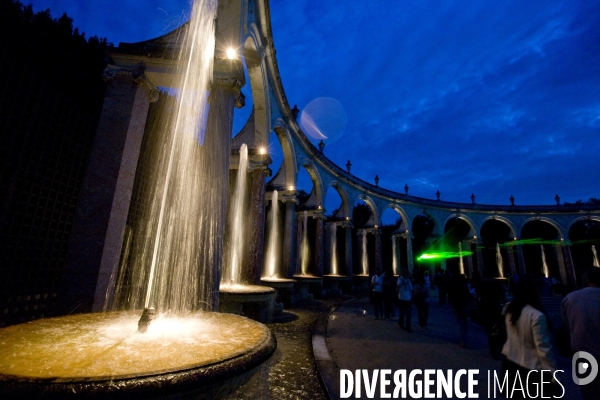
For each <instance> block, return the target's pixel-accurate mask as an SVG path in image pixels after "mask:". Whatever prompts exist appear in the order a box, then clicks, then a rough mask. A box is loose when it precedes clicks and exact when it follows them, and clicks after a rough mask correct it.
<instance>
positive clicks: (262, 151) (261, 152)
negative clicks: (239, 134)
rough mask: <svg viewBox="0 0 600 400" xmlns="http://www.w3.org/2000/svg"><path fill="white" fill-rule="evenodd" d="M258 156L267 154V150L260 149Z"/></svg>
mask: <svg viewBox="0 0 600 400" xmlns="http://www.w3.org/2000/svg"><path fill="white" fill-rule="evenodd" d="M258 154H267V149H265V148H264V147H261V148H260V149H258Z"/></svg>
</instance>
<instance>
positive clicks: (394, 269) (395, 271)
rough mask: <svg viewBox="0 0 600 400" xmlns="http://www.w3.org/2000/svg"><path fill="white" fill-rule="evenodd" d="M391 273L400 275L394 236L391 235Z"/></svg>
mask: <svg viewBox="0 0 600 400" xmlns="http://www.w3.org/2000/svg"><path fill="white" fill-rule="evenodd" d="M392 273H393V274H395V275H400V271H398V254H396V238H395V237H394V236H392Z"/></svg>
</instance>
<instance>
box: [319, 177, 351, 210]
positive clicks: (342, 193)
mask: <svg viewBox="0 0 600 400" xmlns="http://www.w3.org/2000/svg"><path fill="white" fill-rule="evenodd" d="M330 187H332V188H334V189H335V190H336V191H337V193H338V194H339V195H340V197H341V199H342V212H343V215H342V217H344V218H345V219H349V218H350V204H349V202H348V197H349V196H348V193H347V192H346V189H345V188H344V187H343V186H342V185H340V184H339V182H338V181H335V180H334V181H330V182H329V183H328V184H327V186H326V187H325V188H323V194H324V197H323V204H325V201H326V200H327V198H326V197H327V192H328V191H329V188H330Z"/></svg>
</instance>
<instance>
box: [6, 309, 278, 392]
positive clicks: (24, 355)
mask: <svg viewBox="0 0 600 400" xmlns="http://www.w3.org/2000/svg"><path fill="white" fill-rule="evenodd" d="M139 315H140V313H135V314H134V313H131V312H114V313H97V314H78V315H71V316H66V317H59V318H50V319H41V320H37V321H33V322H30V323H26V324H21V325H15V326H10V327H7V328H3V329H0V337H2V341H1V342H0V394H1V395H2V398H4V399H6V398H20V399H21V398H50V399H54V398H56V399H63V398H71V397H76V396H79V397H86V398H87V397H89V398H111V399H115V398H116V399H119V398H161V397H166V396H173V395H176V396H177V397H180V398H188V397H192V398H201V399H203V398H219V397H222V396H224V395H226V394H229V393H232V392H233V391H235V390H236V389H237V388H238V387H239V386H241V385H242V384H243V383H245V382H246V381H247V380H249V379H250V377H251V376H252V375H253V374H254V372H255V370H256V367H258V366H259V365H260V364H262V363H263V362H264V361H266V360H267V359H268V358H269V357H270V356H271V354H273V352H274V351H275V348H276V347H277V344H276V341H275V338H274V336H273V334H272V333H271V331H270V330H269V329H268V328H267V327H266V326H264V325H262V324H259V323H257V322H255V321H252V320H250V319H248V318H243V317H240V316H236V315H232V314H219V313H213V312H198V313H193V314H189V315H187V316H186V317H166V316H159V317H157V318H156V319H155V320H154V321H152V324H150V326H149V328H148V331H147V332H146V333H144V334H140V333H138V332H137V320H138V319H139Z"/></svg>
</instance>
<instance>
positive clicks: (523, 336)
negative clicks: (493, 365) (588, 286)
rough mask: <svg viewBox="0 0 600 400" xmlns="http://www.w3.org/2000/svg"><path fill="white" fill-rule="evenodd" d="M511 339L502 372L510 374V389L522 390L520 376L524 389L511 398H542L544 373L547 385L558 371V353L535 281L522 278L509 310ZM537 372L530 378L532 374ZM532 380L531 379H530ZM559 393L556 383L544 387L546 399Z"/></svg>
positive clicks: (512, 394) (507, 329)
mask: <svg viewBox="0 0 600 400" xmlns="http://www.w3.org/2000/svg"><path fill="white" fill-rule="evenodd" d="M505 312H506V315H505V322H506V335H507V340H506V343H505V344H504V346H503V348H502V354H503V355H504V356H505V357H506V359H505V360H504V361H503V362H502V369H503V371H505V373H507V374H508V388H509V390H512V388H513V386H514V385H513V384H514V383H515V382H516V387H517V388H519V387H520V385H519V382H518V381H516V380H517V376H516V375H517V374H518V375H519V378H520V381H521V382H522V386H523V390H522V391H521V390H516V391H513V392H512V393H509V397H510V398H520V396H523V397H522V398H540V396H541V393H540V390H541V389H540V383H541V378H542V376H541V370H546V371H547V372H544V375H543V380H544V382H548V381H550V380H551V379H552V378H553V376H554V372H555V371H556V361H555V358H554V351H553V348H552V344H551V342H550V329H549V327H548V322H547V318H546V315H545V314H544V311H543V307H542V303H541V300H540V296H539V294H538V292H537V290H536V286H535V284H534V282H533V281H532V280H530V279H528V278H524V279H521V280H520V281H519V283H518V284H517V286H516V288H515V293H514V299H513V301H511V302H510V303H508V304H507V306H506V308H505ZM532 370H535V372H533V373H531V374H530V375H529V376H528V374H529V372H530V371H532ZM528 377H529V379H528ZM555 390H557V387H556V381H553V382H552V383H546V384H545V385H544V396H548V395H549V394H551V393H553V391H555Z"/></svg>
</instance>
